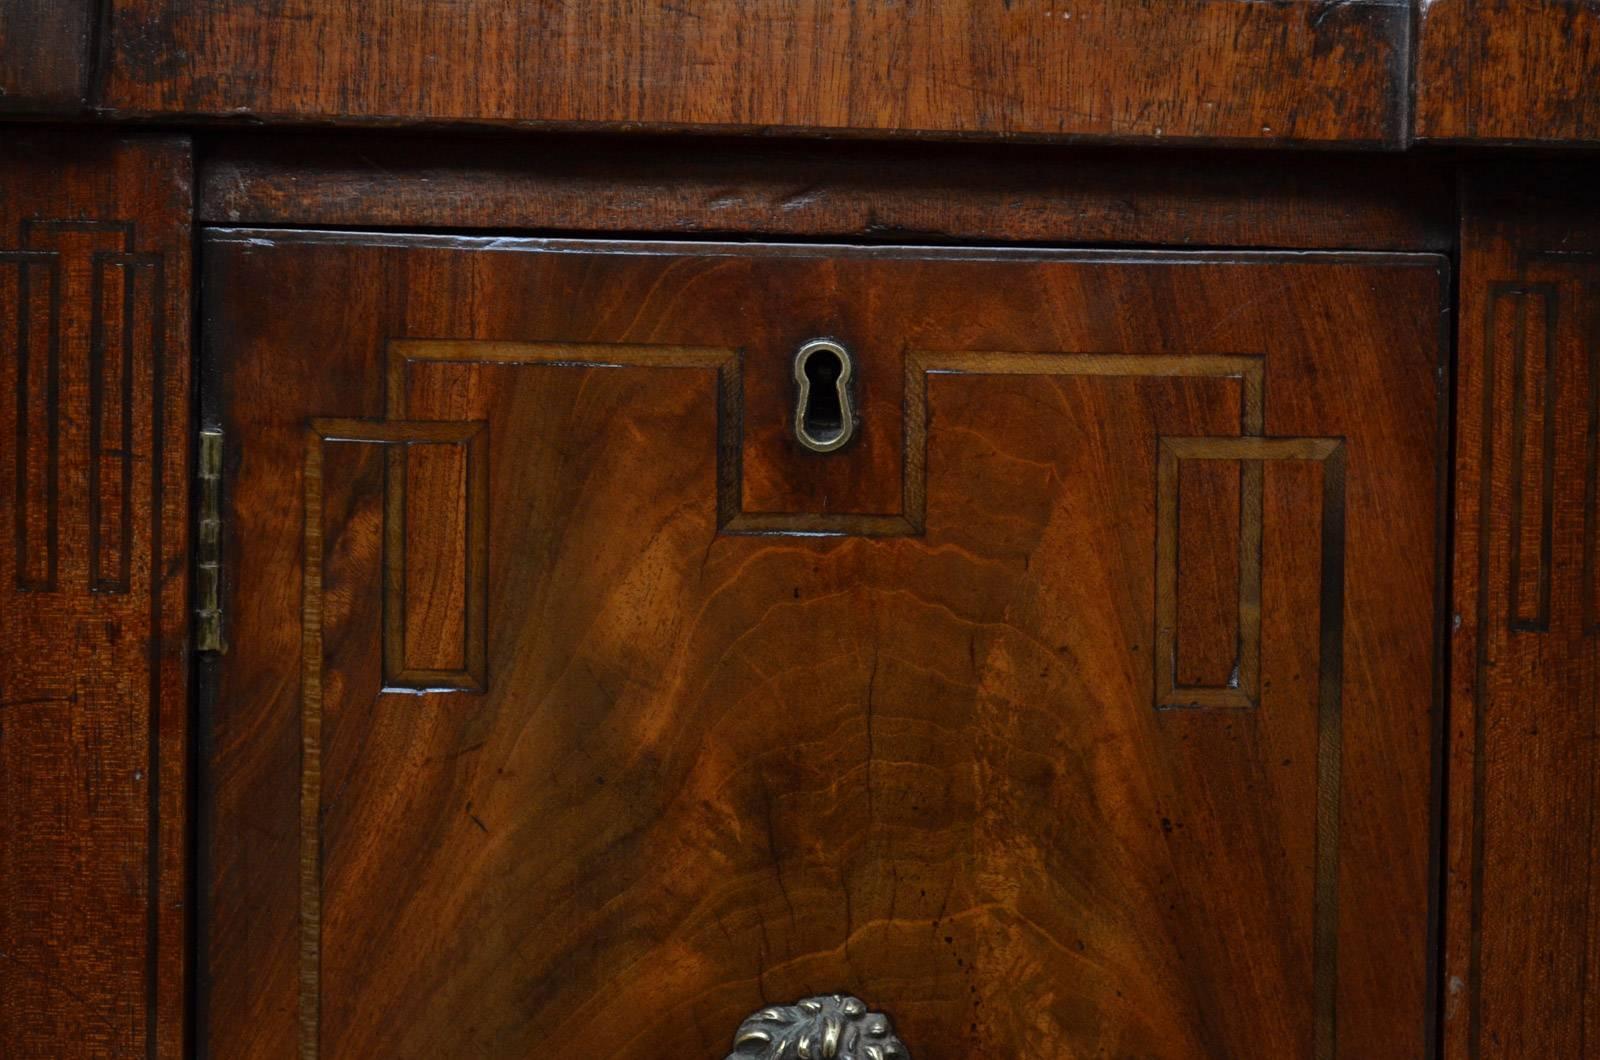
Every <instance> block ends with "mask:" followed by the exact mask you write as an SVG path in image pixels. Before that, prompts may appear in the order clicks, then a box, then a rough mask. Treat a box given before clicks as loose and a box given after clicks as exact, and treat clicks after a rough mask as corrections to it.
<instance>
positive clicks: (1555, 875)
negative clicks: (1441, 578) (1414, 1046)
mask: <svg viewBox="0 0 1600 1060" xmlns="http://www.w3.org/2000/svg"><path fill="white" fill-rule="evenodd" d="M1594 186H1595V185H1594V173H1593V171H1592V169H1578V170H1575V171H1572V172H1570V173H1569V174H1567V175H1566V176H1565V177H1564V178H1562V179H1558V177H1557V175H1555V174H1551V175H1548V176H1546V177H1545V178H1543V179H1540V178H1534V179H1526V178H1524V179H1517V178H1515V177H1512V176H1508V175H1507V174H1504V173H1498V174H1496V173H1484V174H1481V175H1479V176H1477V177H1475V178H1474V179H1473V180H1472V181H1470V182H1469V184H1468V185H1467V195H1466V199H1465V202H1464V209H1463V228H1462V267H1463V280H1462V285H1461V339H1460V350H1461V353H1460V365H1461V368H1460V382H1459V388H1458V394H1457V409H1458V413H1457V416H1458V426H1457V432H1456V433H1457V442H1456V455H1455V460H1456V476H1457V485H1456V530H1455V539H1456V554H1455V597H1456V600H1455V609H1456V613H1457V615H1458V616H1459V624H1458V626H1457V630H1456V634H1455V651H1454V664H1455V674H1454V681H1453V688H1454V693H1453V696H1452V703H1451V733H1450V778H1451V791H1450V821H1451V829H1450V834H1449V837H1448V839H1449V890H1448V896H1449V902H1448V916H1449V922H1448V925H1447V931H1446V939H1447V941H1448V947H1447V950H1446V953H1445V971H1446V975H1447V976H1448V979H1447V982H1448V1003H1447V1007H1446V1010H1445V1011H1446V1017H1447V1020H1446V1028H1447V1037H1446V1044H1447V1046H1448V1049H1447V1053H1446V1055H1447V1056H1449V1057H1451V1058H1459V1060H1468V1058H1477V1057H1523V1056H1550V1057H1574V1058H1576V1057H1583V1056H1588V1055H1591V1054H1592V1053H1593V1051H1594V1049H1595V1043H1596V1042H1600V981H1597V980H1600V923H1597V921H1596V917H1595V910H1596V909H1597V908H1600V894H1597V891H1600V877H1597V876H1596V874H1595V873H1594V871H1593V867H1594V864H1595V861H1596V859H1597V858H1600V830H1597V825H1596V820H1597V819H1596V816H1595V808H1596V805H1597V796H1600V781H1597V778H1600V757H1597V751H1596V744H1595V731H1596V724H1597V722H1600V714H1597V709H1596V703H1597V694H1600V669H1597V655H1596V643H1597V641H1596V634H1597V633H1600V602H1597V589H1600V581H1597V580H1596V579H1597V568H1596V562H1595V556H1596V539H1597V534H1600V528H1597V519H1600V509H1597V504H1596V478H1597V474H1596V459H1597V457H1596V453H1597V448H1596V439H1597V437H1600V435H1597V431H1600V398H1597V395H1600V364H1597V358H1600V210H1597V209H1596V206H1595V203H1594V196H1593V189H1594Z"/></svg>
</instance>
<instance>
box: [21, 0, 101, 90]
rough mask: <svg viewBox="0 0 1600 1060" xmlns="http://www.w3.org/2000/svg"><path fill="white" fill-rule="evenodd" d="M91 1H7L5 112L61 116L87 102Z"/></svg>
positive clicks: (94, 13)
mask: <svg viewBox="0 0 1600 1060" xmlns="http://www.w3.org/2000/svg"><path fill="white" fill-rule="evenodd" d="M97 15H98V8H97V6H96V5H95V4H94V3H93V2H92V0H5V4H4V5H3V7H0V114H6V113H30V114H59V113H66V112H71V111H77V110H82V109H83V107H84V106H85V105H86V104H87V103H88V98H89V97H88V93H89V70H90V55H89V50H90V42H91V40H92V39H93V34H94V28H95V20H96V17H97Z"/></svg>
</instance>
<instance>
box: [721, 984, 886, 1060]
mask: <svg viewBox="0 0 1600 1060" xmlns="http://www.w3.org/2000/svg"><path fill="white" fill-rule="evenodd" d="M728 1060H911V1054H910V1053H908V1052H907V1051H906V1047H905V1045H904V1044H903V1043H902V1042H901V1041H900V1039H899V1038H896V1037H895V1036H894V1028H893V1027H892V1026H890V1024H889V1017H888V1016H885V1015H884V1014H883V1013H881V1012H868V1011H867V1006H866V1004H865V1002H863V1001H862V1000H861V999H860V998H855V997H850V996H849V995H847V994H827V995H825V996H823V997H808V998H806V999H805V1000H804V1001H797V1002H795V1003H794V1004H792V1005H774V1006H773V1007H771V1008H764V1009H762V1010H761V1011H760V1012H757V1013H756V1014H755V1015H754V1016H751V1017H750V1018H749V1019H747V1020H745V1021H744V1022H743V1023H742V1024H740V1025H739V1033H738V1034H736V1035H734V1038H733V1052H731V1053H729V1054H728Z"/></svg>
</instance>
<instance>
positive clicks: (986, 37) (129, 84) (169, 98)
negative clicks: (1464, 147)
mask: <svg viewBox="0 0 1600 1060" xmlns="http://www.w3.org/2000/svg"><path fill="white" fill-rule="evenodd" d="M109 7H110V10H109V19H108V22H107V25H106V30H105V32H106V34H107V40H108V49H107V50H108V55H109V59H108V66H107V70H106V75H107V84H106V92H105V100H104V102H105V105H106V106H107V107H108V108H110V109H111V110H113V111H115V112H119V113H121V114H204V115H218V116H226V117H235V118H238V117H247V118H253V119H265V120H290V121H298V120H308V119H315V120H339V121H354V122H367V123H382V124H392V123H394V122H396V121H412V122H416V121H429V122H439V121H458V122H494V123H518V124H524V123H553V124H580V125H589V126H613V127H614V126H638V125H652V126H663V127H674V128H686V127H693V128H708V127H709V128H714V129H738V130H743V131H782V130H786V129H787V130H814V131H824V130H826V131H836V132H848V133H859V134H885V133H888V134H910V135H918V134H922V135H972V136H988V137H994V136H1052V137H1057V136H1059V137H1087V138H1094V139H1100V140H1118V141H1132V140H1137V141H1155V142H1160V141H1169V140H1193V139H1203V140H1211V141H1229V142H1234V141H1237V142H1249V143H1269V144H1271V143H1275V144H1297V143H1330V142H1341V143H1349V144H1357V145H1363V144H1364V145H1369V146H1371V145H1386V146H1391V147H1393V146H1398V145H1400V144H1401V143H1402V141H1403V139H1404V136H1405V128H1404V121H1405V101H1406V89H1407V68H1408V63H1409V52H1408V48H1407V40H1408V35H1409V29H1410V21H1411V14H1412V13H1411V9H1410V5H1409V4H1408V3H1406V2H1405V0H1363V2H1359V3H1344V2H1339V0H1290V2H1287V3H1270V4H1264V3H1258V2H1254V0H1133V2H1130V0H1083V2H1079V3H1076V4H1072V5H1066V6H1063V5H1058V4H1054V3H1050V2H1046V0H1021V2H1017V3H1006V4H997V3H993V2H990V0H947V2H942V3H938V4H924V5H915V4H913V5H902V4H884V3H874V4H842V3H836V2H833V0H801V2H796V3H790V4H784V5H775V4H771V3H757V4H751V3H747V2H745V0H700V2H697V3H695V4H693V5H689V6H682V5H673V4H656V3H645V2H640V0H605V2H588V3H580V2H567V3H544V4H527V3H521V2H519V0H471V2H467V3H440V2H438V0H384V2H382V3H376V4H362V5H344V4H330V3H326V2H323V0H275V2H273V3H270V4H264V3H261V2H260V0H218V2H213V3H207V4H193V3H190V2H188V0H112V2H111V3H110V5H109Z"/></svg>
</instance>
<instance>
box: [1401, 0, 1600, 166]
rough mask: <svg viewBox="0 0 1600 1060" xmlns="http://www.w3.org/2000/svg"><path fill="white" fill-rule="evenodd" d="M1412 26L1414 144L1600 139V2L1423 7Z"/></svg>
mask: <svg viewBox="0 0 1600 1060" xmlns="http://www.w3.org/2000/svg"><path fill="white" fill-rule="evenodd" d="M1417 25H1418V37H1417V64H1416V75H1415V76H1416V89H1415V91H1416V117H1415V119H1414V120H1415V127H1416V135H1417V137H1418V138H1419V139H1424V140H1451V141H1476V142H1488V143H1516V142H1529V143H1572V144H1581V143H1589V144H1592V143H1594V142H1596V141H1597V140H1600V93H1597V92H1596V91H1595V84H1596V83H1597V82H1600V2H1596V0H1427V2H1424V3H1422V4H1420V5H1419V6H1418V22H1417Z"/></svg>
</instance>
